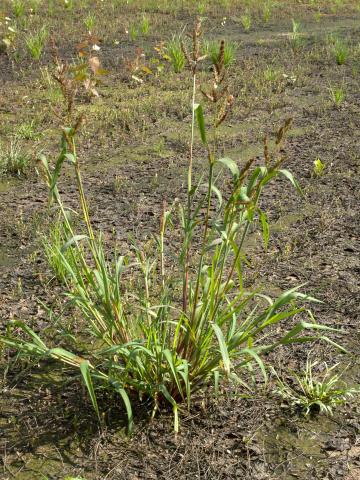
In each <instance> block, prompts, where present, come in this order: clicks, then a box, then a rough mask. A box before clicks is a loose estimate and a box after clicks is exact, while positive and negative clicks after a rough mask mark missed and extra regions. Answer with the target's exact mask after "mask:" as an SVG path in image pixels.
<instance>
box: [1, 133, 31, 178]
mask: <svg viewBox="0 0 360 480" xmlns="http://www.w3.org/2000/svg"><path fill="white" fill-rule="evenodd" d="M30 160H31V155H30V154H29V153H28V152H26V151H25V150H24V149H23V147H22V145H21V144H20V142H19V140H17V139H13V140H11V141H10V144H9V146H8V147H7V148H5V149H1V152H0V175H1V174H2V175H24V174H25V173H26V170H27V168H28V167H29V164H30Z"/></svg>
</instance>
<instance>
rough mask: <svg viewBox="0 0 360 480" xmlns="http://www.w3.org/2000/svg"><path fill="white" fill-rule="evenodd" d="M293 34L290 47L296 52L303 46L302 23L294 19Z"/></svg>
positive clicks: (292, 23) (292, 22)
mask: <svg viewBox="0 0 360 480" xmlns="http://www.w3.org/2000/svg"><path fill="white" fill-rule="evenodd" d="M291 25H292V32H291V34H290V45H291V48H292V50H293V51H294V52H296V51H297V50H299V49H300V47H301V46H302V44H303V39H302V37H301V23H300V22H298V21H296V20H294V19H292V20H291Z"/></svg>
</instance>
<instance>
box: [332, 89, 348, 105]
mask: <svg viewBox="0 0 360 480" xmlns="http://www.w3.org/2000/svg"><path fill="white" fill-rule="evenodd" d="M329 94H330V99H331V101H332V103H333V104H334V105H335V106H336V107H337V108H339V107H340V105H341V104H342V103H343V101H344V100H345V92H344V90H343V88H341V87H330V88H329Z"/></svg>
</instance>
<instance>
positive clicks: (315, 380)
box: [276, 358, 359, 415]
mask: <svg viewBox="0 0 360 480" xmlns="http://www.w3.org/2000/svg"><path fill="white" fill-rule="evenodd" d="M318 364H319V362H312V361H311V360H309V358H308V359H307V362H306V367H305V370H304V371H302V372H301V373H300V375H297V374H296V373H293V378H294V384H295V385H294V386H292V385H289V384H288V383H286V382H285V381H283V380H282V379H280V377H279V376H278V375H277V374H276V377H277V382H278V389H277V393H278V394H279V395H280V396H281V397H282V398H283V399H284V400H286V401H287V402H288V403H289V404H290V405H291V406H293V407H297V408H299V409H300V410H301V411H303V412H304V414H305V415H309V414H310V413H316V412H320V413H325V414H328V415H332V414H333V409H334V407H336V406H338V405H341V404H343V403H345V402H346V400H347V399H349V398H351V397H353V396H354V395H355V394H357V393H359V388H353V387H349V386H348V385H347V384H346V383H345V382H343V381H341V376H342V375H343V373H344V372H342V374H336V373H334V370H335V369H336V368H337V366H338V364H336V365H333V366H332V367H331V368H329V367H328V366H327V365H326V364H325V365H324V370H323V373H319V374H318V375H315V373H314V368H315V367H316V366H317V365H318Z"/></svg>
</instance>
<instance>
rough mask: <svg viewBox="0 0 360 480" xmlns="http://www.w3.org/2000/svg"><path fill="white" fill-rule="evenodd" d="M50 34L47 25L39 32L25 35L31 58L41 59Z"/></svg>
mask: <svg viewBox="0 0 360 480" xmlns="http://www.w3.org/2000/svg"><path fill="white" fill-rule="evenodd" d="M48 36H49V33H48V30H47V28H46V27H45V26H43V27H41V28H40V29H39V30H38V31H37V32H35V33H31V34H29V35H27V36H26V37H25V44H26V47H27V49H28V51H29V53H30V56H31V58H33V59H34V60H40V58H41V56H42V53H43V51H44V48H45V45H46V41H47V39H48Z"/></svg>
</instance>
